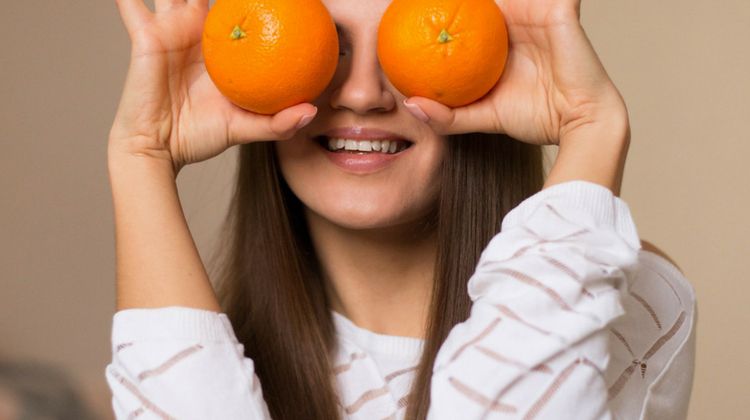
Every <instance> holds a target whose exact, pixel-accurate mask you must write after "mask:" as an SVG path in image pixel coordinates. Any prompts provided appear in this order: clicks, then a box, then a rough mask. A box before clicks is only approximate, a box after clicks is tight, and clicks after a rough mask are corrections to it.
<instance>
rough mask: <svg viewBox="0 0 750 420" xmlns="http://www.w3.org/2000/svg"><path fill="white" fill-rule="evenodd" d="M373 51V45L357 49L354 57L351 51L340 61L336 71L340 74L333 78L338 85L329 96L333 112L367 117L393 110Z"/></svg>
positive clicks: (391, 99) (394, 102)
mask: <svg viewBox="0 0 750 420" xmlns="http://www.w3.org/2000/svg"><path fill="white" fill-rule="evenodd" d="M370 51H371V52H370ZM375 51H376V49H375V46H374V45H373V46H372V48H368V49H367V50H366V51H363V50H362V49H360V50H358V51H356V54H355V53H354V52H353V51H351V52H350V53H351V54H352V55H351V56H350V57H344V59H343V60H342V61H341V62H339V68H338V69H339V70H338V71H340V72H341V73H342V74H341V75H337V77H336V78H335V79H334V80H340V82H339V85H338V86H337V87H336V88H335V89H334V91H333V92H332V94H331V99H330V102H331V107H332V108H333V109H336V110H342V109H346V110H350V111H352V112H355V113H357V114H366V113H370V112H388V111H391V110H393V109H394V108H395V107H396V99H395V98H394V96H393V93H392V92H391V91H390V90H388V88H387V84H386V83H387V82H386V80H385V76H384V75H383V72H382V71H381V70H380V64H379V63H378V58H377V54H376V52H375Z"/></svg>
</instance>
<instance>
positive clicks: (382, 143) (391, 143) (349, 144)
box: [327, 138, 409, 154]
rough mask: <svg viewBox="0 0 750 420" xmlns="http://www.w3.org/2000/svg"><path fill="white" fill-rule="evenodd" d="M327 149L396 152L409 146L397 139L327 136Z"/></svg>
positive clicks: (333, 150)
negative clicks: (359, 138) (360, 138)
mask: <svg viewBox="0 0 750 420" xmlns="http://www.w3.org/2000/svg"><path fill="white" fill-rule="evenodd" d="M327 146H328V150H330V151H332V152H335V151H338V150H341V149H344V150H351V151H358V152H373V151H376V152H380V153H388V154H392V153H396V151H399V152H400V151H402V150H404V149H406V148H407V147H409V145H408V144H407V143H406V142H403V141H397V140H355V139H342V138H329V139H328V142H327Z"/></svg>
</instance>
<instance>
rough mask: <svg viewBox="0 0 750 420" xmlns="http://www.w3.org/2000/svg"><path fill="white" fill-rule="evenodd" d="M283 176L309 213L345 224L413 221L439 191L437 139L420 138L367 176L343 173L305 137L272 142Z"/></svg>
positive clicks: (441, 152) (440, 143)
mask: <svg viewBox="0 0 750 420" xmlns="http://www.w3.org/2000/svg"><path fill="white" fill-rule="evenodd" d="M275 149H276V153H277V156H278V160H279V164H280V169H281V173H282V176H283V177H284V179H285V180H286V182H287V184H289V187H290V189H291V190H292V192H293V193H294V194H295V195H296V196H297V197H298V198H299V199H300V201H302V203H303V204H304V205H305V206H306V207H307V208H308V209H309V210H311V211H313V212H315V213H317V214H318V215H320V216H321V217H323V218H325V219H327V220H329V221H331V222H333V223H335V224H338V225H341V226H346V227H349V228H357V229H363V228H375V227H386V226H391V225H396V224H401V223H407V222H411V221H416V220H418V219H420V218H422V217H424V216H425V215H426V214H427V213H429V211H430V210H431V209H432V207H433V206H434V205H436V202H437V198H438V195H439V193H440V186H441V183H440V180H441V173H440V170H441V165H442V161H443V159H444V155H445V141H444V139H442V138H437V137H436V138H431V139H425V140H424V141H422V142H420V143H418V144H416V145H414V146H412V149H413V150H410V153H409V154H408V155H407V154H405V155H404V156H402V157H400V158H399V159H396V160H395V161H394V162H393V163H392V164H391V165H390V166H389V167H387V168H385V169H383V170H381V171H379V172H377V173H374V174H368V175H353V174H349V173H346V172H343V171H342V170H341V169H340V168H339V167H337V166H335V165H334V164H333V163H331V162H330V161H329V160H328V158H327V157H326V156H325V155H324V153H323V152H322V151H321V150H319V146H318V145H317V144H315V143H313V142H312V141H309V140H306V139H296V138H295V139H293V140H287V141H284V142H277V143H275Z"/></svg>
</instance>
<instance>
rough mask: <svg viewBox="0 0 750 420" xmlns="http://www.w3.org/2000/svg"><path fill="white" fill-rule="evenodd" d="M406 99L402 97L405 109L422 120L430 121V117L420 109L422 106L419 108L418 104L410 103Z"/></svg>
mask: <svg viewBox="0 0 750 420" xmlns="http://www.w3.org/2000/svg"><path fill="white" fill-rule="evenodd" d="M407 101H408V100H407V99H404V105H405V106H406V109H408V110H409V112H411V114H412V115H414V116H415V117H417V118H418V119H419V120H421V121H422V122H428V121H430V117H428V116H427V114H425V113H424V111H422V108H420V107H419V105H417V104H410V103H409V102H407Z"/></svg>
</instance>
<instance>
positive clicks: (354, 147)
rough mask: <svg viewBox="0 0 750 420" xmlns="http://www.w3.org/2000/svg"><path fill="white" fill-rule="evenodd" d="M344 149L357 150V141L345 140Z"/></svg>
mask: <svg viewBox="0 0 750 420" xmlns="http://www.w3.org/2000/svg"><path fill="white" fill-rule="evenodd" d="M344 148H345V149H346V150H357V140H347V141H346V145H345V146H344Z"/></svg>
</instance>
